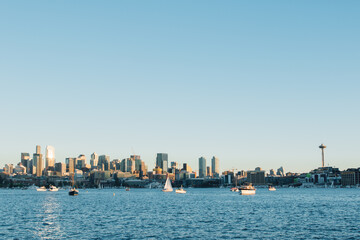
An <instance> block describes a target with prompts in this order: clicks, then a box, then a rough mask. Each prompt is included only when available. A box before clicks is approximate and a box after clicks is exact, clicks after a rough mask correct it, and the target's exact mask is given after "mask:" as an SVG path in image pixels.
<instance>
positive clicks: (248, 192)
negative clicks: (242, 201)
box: [240, 189, 256, 195]
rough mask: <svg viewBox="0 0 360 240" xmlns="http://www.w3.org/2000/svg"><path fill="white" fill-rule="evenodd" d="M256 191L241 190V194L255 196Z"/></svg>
mask: <svg viewBox="0 0 360 240" xmlns="http://www.w3.org/2000/svg"><path fill="white" fill-rule="evenodd" d="M255 193H256V190H253V189H241V190H240V194H241V195H255Z"/></svg>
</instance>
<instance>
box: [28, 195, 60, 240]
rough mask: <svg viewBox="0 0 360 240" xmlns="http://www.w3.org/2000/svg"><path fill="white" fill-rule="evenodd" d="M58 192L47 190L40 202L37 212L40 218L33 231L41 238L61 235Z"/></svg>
mask: <svg viewBox="0 0 360 240" xmlns="http://www.w3.org/2000/svg"><path fill="white" fill-rule="evenodd" d="M57 193H58V192H47V193H45V194H46V195H45V197H44V198H43V199H42V201H41V202H40V204H41V210H40V211H39V212H38V214H37V218H38V219H39V220H40V221H39V222H38V223H37V226H36V228H35V231H36V232H35V233H36V235H37V236H38V237H40V238H42V239H53V238H54V236H58V237H62V236H63V234H62V232H61V228H60V211H61V206H60V203H59V198H58V197H57V196H56V194H57Z"/></svg>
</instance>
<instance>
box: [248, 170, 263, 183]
mask: <svg viewBox="0 0 360 240" xmlns="http://www.w3.org/2000/svg"><path fill="white" fill-rule="evenodd" d="M247 181H248V182H250V183H252V184H253V185H264V184H265V171H263V170H262V169H261V168H259V167H257V168H255V171H247Z"/></svg>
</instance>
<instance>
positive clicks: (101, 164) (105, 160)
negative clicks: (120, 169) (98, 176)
mask: <svg viewBox="0 0 360 240" xmlns="http://www.w3.org/2000/svg"><path fill="white" fill-rule="evenodd" d="M98 169H100V170H103V171H109V170H110V156H107V155H101V156H99V161H98Z"/></svg>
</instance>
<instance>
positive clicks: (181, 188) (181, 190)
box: [175, 185, 186, 193]
mask: <svg viewBox="0 0 360 240" xmlns="http://www.w3.org/2000/svg"><path fill="white" fill-rule="evenodd" d="M175 192H176V193H186V190H185V189H184V188H183V186H182V185H181V187H180V188H179V189H176V190H175Z"/></svg>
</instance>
